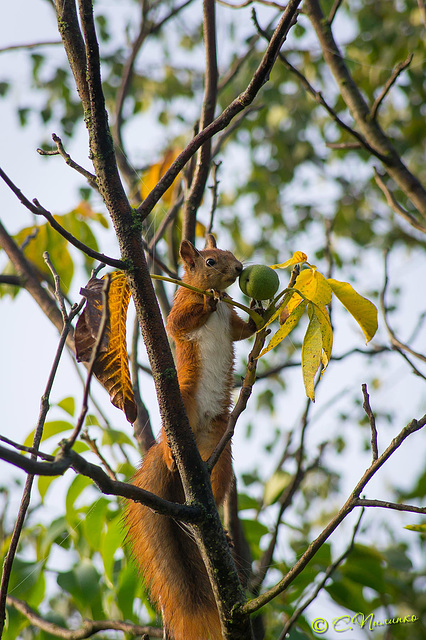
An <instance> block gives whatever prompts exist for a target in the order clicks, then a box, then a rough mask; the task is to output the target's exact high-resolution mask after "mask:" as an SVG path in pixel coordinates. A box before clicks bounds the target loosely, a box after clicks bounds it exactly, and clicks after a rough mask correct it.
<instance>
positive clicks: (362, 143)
mask: <svg viewBox="0 0 426 640" xmlns="http://www.w3.org/2000/svg"><path fill="white" fill-rule="evenodd" d="M252 16H253V22H254V25H255V27H256V29H257V31H258V33H259V34H260V35H261V36H262V37H263V38H265V39H266V40H268V41H269V40H270V38H269V35H268V33H267V32H266V31H265V30H264V29H262V27H261V26H260V24H259V22H258V20H257V15H256V12H255V10H254V9H253V11H252ZM278 58H279V60H280V61H281V62H282V63H283V65H284V66H285V67H286V69H288V70H289V71H291V73H293V74H294V75H295V76H296V77H297V78H298V80H299V81H300V83H301V84H302V86H303V87H304V89H305V90H306V91H307V92H308V93H309V94H310V95H311V96H312V97H313V98H314V100H315V101H316V102H317V103H318V104H320V105H321V106H322V107H324V109H325V110H326V111H327V113H328V114H329V115H330V116H331V117H332V119H333V120H334V121H335V122H336V123H337V124H338V125H339V127H340V128H341V129H343V130H344V131H346V132H347V133H349V135H351V136H352V137H354V138H356V140H357V142H356V143H345V147H344V148H351V149H353V148H355V149H358V148H359V146H361V147H362V148H365V149H366V150H367V151H369V152H370V153H372V154H373V155H376V156H377V151H376V150H375V149H373V147H371V146H370V144H369V143H368V142H367V140H366V139H365V137H364V136H362V135H361V134H360V133H358V131H355V129H352V128H351V127H350V126H349V125H347V124H346V123H345V122H343V120H341V118H339V116H338V115H337V113H336V112H335V111H334V109H333V108H332V107H330V105H329V104H328V103H327V102H326V101H325V99H324V97H323V95H322V93H321V92H320V91H317V90H316V89H314V87H313V86H312V85H311V83H310V82H309V81H308V79H307V78H306V77H305V76H304V75H303V73H301V72H300V71H299V70H298V69H296V67H294V66H293V65H292V64H291V62H289V61H288V60H287V58H286V57H285V56H283V55H282V54H281V53H279V54H278ZM338 148H342V146H341V145H340V146H339V147H338ZM378 157H380V159H381V160H384V157H382V156H380V154H379V156H378Z"/></svg>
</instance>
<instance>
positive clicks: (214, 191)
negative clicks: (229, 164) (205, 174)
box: [206, 162, 222, 233]
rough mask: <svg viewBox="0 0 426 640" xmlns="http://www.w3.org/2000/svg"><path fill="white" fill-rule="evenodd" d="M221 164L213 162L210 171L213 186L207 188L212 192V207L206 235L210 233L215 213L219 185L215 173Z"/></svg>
mask: <svg viewBox="0 0 426 640" xmlns="http://www.w3.org/2000/svg"><path fill="white" fill-rule="evenodd" d="M221 164H222V162H213V170H212V178H213V185H212V186H211V187H209V189H210V190H211V192H212V206H211V209H210V222H209V226H208V228H207V231H206V233H211V232H212V230H213V222H214V214H215V213H216V208H217V200H218V186H219V183H220V180H218V179H217V172H218V169H219V167H220V165H221Z"/></svg>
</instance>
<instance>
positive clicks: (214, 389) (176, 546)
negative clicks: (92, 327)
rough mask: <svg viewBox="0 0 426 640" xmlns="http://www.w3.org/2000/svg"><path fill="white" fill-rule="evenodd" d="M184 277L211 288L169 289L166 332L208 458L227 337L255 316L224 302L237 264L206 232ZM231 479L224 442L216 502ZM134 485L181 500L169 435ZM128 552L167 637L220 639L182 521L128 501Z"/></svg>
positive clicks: (223, 388) (228, 387)
mask: <svg viewBox="0 0 426 640" xmlns="http://www.w3.org/2000/svg"><path fill="white" fill-rule="evenodd" d="M180 256H181V258H182V261H183V264H184V270H185V274H184V276H183V278H182V280H183V282H186V283H187V284H189V285H192V286H194V287H197V288H198V289H202V290H203V291H207V290H211V291H213V292H214V294H215V297H210V296H206V295H203V294H200V293H197V292H194V291H191V290H189V289H186V288H184V287H180V288H179V289H178V291H177V292H176V294H175V298H174V302H173V306H172V309H171V311H170V313H169V316H168V319H167V324H166V329H167V332H168V334H169V336H170V337H171V338H172V339H173V340H174V342H175V346H176V369H177V375H178V382H179V387H180V391H181V394H182V399H183V403H184V406H185V410H186V413H187V416H188V420H189V424H190V426H191V429H192V431H193V433H194V437H195V441H196V443H197V446H198V449H199V452H200V455H201V457H202V459H203V460H207V459H208V458H209V456H210V455H211V454H212V452H213V450H214V449H215V447H216V445H217V444H218V442H219V440H220V439H221V437H222V435H223V434H224V432H225V430H226V427H227V423H228V418H229V413H230V405H231V391H232V388H233V364H234V352H233V341H235V340H242V339H244V338H248V337H249V336H251V335H252V334H253V333H254V332H255V331H256V326H255V323H254V321H253V320H252V319H251V318H250V319H249V321H248V322H245V321H244V320H242V319H241V318H240V317H239V316H238V314H237V313H236V311H235V310H234V308H233V307H232V306H231V305H229V304H227V303H224V302H223V301H222V299H223V297H224V296H226V295H227V294H225V293H224V290H225V289H227V287H229V286H230V285H231V284H233V282H235V280H236V279H237V277H238V276H239V275H240V274H241V272H242V270H243V266H242V264H241V262H239V261H238V260H237V259H236V258H235V256H234V255H233V254H232V253H231V252H230V251H224V250H221V249H218V248H217V247H216V241H215V238H214V236H213V235H211V234H209V235H208V236H207V240H206V246H205V249H204V250H202V251H197V249H196V248H195V247H194V245H193V244H192V243H191V242H189V241H188V240H183V241H182V243H181V246H180ZM232 477H233V471H232V460H231V446H230V443H228V445H227V446H226V448H225V449H224V451H223V452H222V454H221V456H220V458H219V460H218V462H217V464H216V465H215V467H214V469H213V471H212V474H211V484H212V490H213V495H214V498H215V501H216V504H217V505H218V506H219V505H220V504H221V503H222V502H223V501H224V499H225V497H226V495H227V493H228V490H229V488H230V484H231V481H232ZM132 482H133V484H135V485H136V486H138V487H141V488H143V489H146V490H148V491H151V492H152V493H154V494H156V495H159V496H161V497H162V498H166V499H167V500H171V501H174V502H179V503H183V502H184V501H185V497H184V492H183V488H182V484H181V481H180V477H179V473H178V471H177V469H176V464H175V462H174V459H173V456H172V452H171V450H170V447H169V445H168V442H167V437H166V434H165V432H164V429H163V430H162V434H161V439H160V441H159V442H157V443H155V444H154V445H153V446H152V447H151V448H150V449H149V450H148V452H147V453H146V455H145V457H144V460H143V462H142V465H141V467H140V468H139V470H138V471H137V472H136V474H135V476H134V478H133V479H132ZM125 520H126V528H127V531H128V533H127V535H128V539H129V541H130V545H131V548H132V552H133V556H134V558H135V559H136V562H137V564H138V565H139V568H140V570H141V573H142V574H143V577H144V580H145V583H146V586H147V587H148V589H149V593H150V598H151V601H152V602H153V604H154V605H156V607H157V608H158V609H159V610H160V611H161V613H162V617H163V625H164V630H165V635H164V637H165V638H169V639H170V640H171V639H173V640H207V639H210V640H221V639H222V633H221V626H220V621H219V614H218V610H217V606H216V603H215V600H214V596H213V591H212V588H211V585H210V581H209V578H208V575H207V572H206V569H205V567H204V563H203V560H202V558H201V555H200V553H199V551H198V548H197V546H196V544H195V542H194V540H193V539H192V538H191V537H190V533H189V532H188V531H187V530H186V529H185V526H184V525H182V524H181V523H177V522H175V521H173V520H172V519H171V518H167V517H165V516H162V515H159V514H156V513H154V512H153V511H152V510H151V509H149V508H148V507H146V506H144V505H141V504H140V503H135V502H129V503H128V505H127V508H126V514H125Z"/></svg>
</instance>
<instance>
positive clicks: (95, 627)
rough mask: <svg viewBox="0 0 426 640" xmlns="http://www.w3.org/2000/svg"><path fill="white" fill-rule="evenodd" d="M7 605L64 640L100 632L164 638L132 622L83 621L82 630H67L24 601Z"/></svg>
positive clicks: (81, 639) (10, 601)
mask: <svg viewBox="0 0 426 640" xmlns="http://www.w3.org/2000/svg"><path fill="white" fill-rule="evenodd" d="M7 604H8V605H9V606H11V607H13V608H14V609H16V610H17V611H19V613H22V615H24V616H25V617H26V618H27V619H28V620H29V621H30V623H31V624H32V625H34V626H35V627H37V628H38V629H42V630H43V631H45V632H46V633H49V634H51V635H53V636H56V637H57V638H63V640H84V638H90V637H91V636H93V635H95V633H98V631H109V630H115V631H123V632H124V633H129V634H131V635H143V634H149V636H150V637H152V638H162V637H163V631H162V629H157V628H155V627H148V626H145V627H143V626H140V625H137V624H131V623H130V622H124V621H122V620H83V624H82V626H81V627H80V629H65V628H64V627H61V626H59V625H57V624H55V623H54V622H50V621H49V620H45V619H44V618H42V617H41V616H39V615H38V613H36V612H35V611H34V609H31V607H30V606H29V605H28V604H27V603H26V602H23V601H22V600H18V598H14V597H13V596H7Z"/></svg>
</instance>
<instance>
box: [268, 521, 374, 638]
mask: <svg viewBox="0 0 426 640" xmlns="http://www.w3.org/2000/svg"><path fill="white" fill-rule="evenodd" d="M363 515H364V509H361V513H360V515H359V518H358V520H357V522H356V524H355V527H354V530H353V533H352V538H351V541H350V543H349V545H348V547H347V549H346V551H344V552H343V553H342V554H341V555H340V556H339V557H338V558H337V559H336V560H335V561H334V562H333V563H332V564H330V565H329V566H328V567H327V569H326V571H325V574H324V577H323V579H322V580H321V582H320V583H319V584H318V585H317V586H316V588H315V590H314V592H313V594H312V595H311V596H310V597H309V598H308V599H307V600H305V602H304V603H303V604H301V605H300V606H299V607H297V609H296V610H295V611H294V612H293V613H292V615H291V616H290V618H289V619H288V620H287V622H286V623H285V625H284V628H283V630H282V632H281V635H280V636H279V638H278V640H284V639H285V638H286V637H287V635H288V632H289V631H290V629H291V627H292V626H293V625H294V623H295V622H296V620H297V619H298V618H299V617H300V616H301V614H302V613H303V612H304V611H305V609H307V608H308V607H309V605H310V604H311V603H312V602H313V601H314V600H315V599H316V598H317V596H318V594H319V592H320V591H321V590H322V589H323V588H324V587H325V585H326V584H327V580H328V579H329V578H330V576H331V575H332V574H333V573H334V571H335V570H336V569H337V567H338V566H339V565H340V564H342V562H343V560H345V559H346V558H347V557H348V556H349V555H350V553H351V552H352V549H353V548H354V544H355V538H356V535H357V533H358V530H359V527H360V525H361V520H362V517H363Z"/></svg>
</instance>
